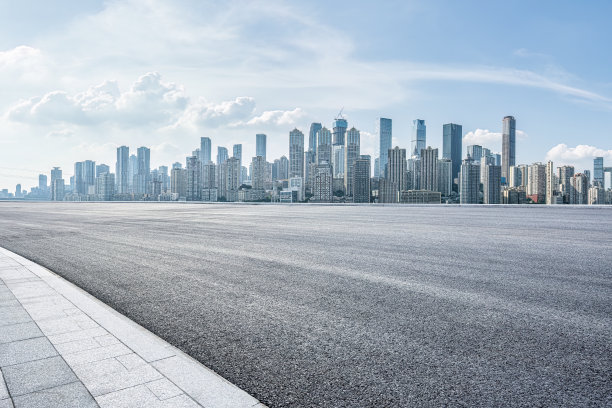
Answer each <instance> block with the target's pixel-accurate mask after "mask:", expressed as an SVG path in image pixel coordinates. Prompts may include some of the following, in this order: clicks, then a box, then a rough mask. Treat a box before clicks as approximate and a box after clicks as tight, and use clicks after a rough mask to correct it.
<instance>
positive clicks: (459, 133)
mask: <svg viewBox="0 0 612 408" xmlns="http://www.w3.org/2000/svg"><path fill="white" fill-rule="evenodd" d="M462 140H463V127H462V126H461V125H457V124H455V123H447V124H445V125H443V126H442V158H443V159H448V160H450V161H451V163H452V173H451V184H452V183H453V182H454V181H453V180H454V179H456V178H458V177H459V170H460V169H461V154H462V152H463V147H462V143H463V142H462ZM442 195H443V196H444V194H442Z"/></svg>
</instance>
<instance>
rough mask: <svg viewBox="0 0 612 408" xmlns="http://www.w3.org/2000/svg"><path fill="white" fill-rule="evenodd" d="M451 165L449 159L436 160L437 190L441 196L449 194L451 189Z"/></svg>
mask: <svg viewBox="0 0 612 408" xmlns="http://www.w3.org/2000/svg"><path fill="white" fill-rule="evenodd" d="M452 173H453V167H452V161H451V160H450V159H441V160H438V190H437V191H439V192H440V194H441V195H442V197H448V196H450V194H451V192H452V191H453V176H452Z"/></svg>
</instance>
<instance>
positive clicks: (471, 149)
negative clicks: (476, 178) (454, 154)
mask: <svg viewBox="0 0 612 408" xmlns="http://www.w3.org/2000/svg"><path fill="white" fill-rule="evenodd" d="M466 151H467V152H466V157H467V156H470V159H472V160H473V161H474V163H480V159H481V158H482V146H481V145H469V146H468V147H466Z"/></svg>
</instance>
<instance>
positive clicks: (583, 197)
mask: <svg viewBox="0 0 612 408" xmlns="http://www.w3.org/2000/svg"><path fill="white" fill-rule="evenodd" d="M571 185H572V192H571V195H570V204H587V203H588V198H589V197H588V192H589V181H588V179H587V176H586V174H583V173H577V174H574V175H573V176H572V180H571Z"/></svg>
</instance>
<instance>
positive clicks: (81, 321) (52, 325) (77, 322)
mask: <svg viewBox="0 0 612 408" xmlns="http://www.w3.org/2000/svg"><path fill="white" fill-rule="evenodd" d="M37 323H38V326H39V327H40V330H42V332H43V333H45V335H47V336H52V335H54V334H62V333H69V332H74V331H79V330H83V329H92V328H94V327H99V326H98V325H97V324H96V323H95V322H94V321H93V320H91V319H90V318H89V317H87V316H86V315H82V316H66V317H60V318H57V319H47V320H41V321H39V322H37Z"/></svg>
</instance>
